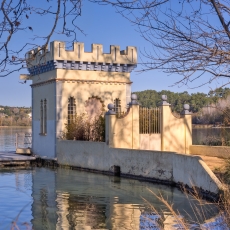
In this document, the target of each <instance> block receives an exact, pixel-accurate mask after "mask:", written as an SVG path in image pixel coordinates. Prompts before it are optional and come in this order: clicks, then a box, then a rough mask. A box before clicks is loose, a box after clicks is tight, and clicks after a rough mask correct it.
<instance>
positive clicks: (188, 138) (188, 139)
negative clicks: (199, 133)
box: [182, 104, 192, 154]
mask: <svg viewBox="0 0 230 230" xmlns="http://www.w3.org/2000/svg"><path fill="white" fill-rule="evenodd" d="M191 115H192V113H191V112H189V105H188V104H184V110H183V112H182V116H183V118H184V128H185V143H184V145H185V154H189V153H190V152H189V147H190V146H191V145H192V116H191Z"/></svg>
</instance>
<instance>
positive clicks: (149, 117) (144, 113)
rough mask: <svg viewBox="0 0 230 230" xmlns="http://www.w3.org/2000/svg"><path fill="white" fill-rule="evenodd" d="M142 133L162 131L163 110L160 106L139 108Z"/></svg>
mask: <svg viewBox="0 0 230 230" xmlns="http://www.w3.org/2000/svg"><path fill="white" fill-rule="evenodd" d="M139 126H140V134H150V133H160V132H161V110H160V108H152V109H148V108H140V109H139Z"/></svg>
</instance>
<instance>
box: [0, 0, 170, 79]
mask: <svg viewBox="0 0 230 230" xmlns="http://www.w3.org/2000/svg"><path fill="white" fill-rule="evenodd" d="M92 2H95V3H99V4H103V5H112V6H114V7H117V8H119V9H120V10H121V9H123V10H124V9H128V10H134V11H135V10H141V11H143V10H145V9H151V8H154V7H156V6H158V5H160V4H163V3H165V2H167V0H152V1H150V2H148V1H145V0H137V1H130V2H129V1H126V0H124V1H120V0H111V1H107V0H95V1H94V0H92ZM0 7H1V14H0V77H5V76H7V75H9V74H11V73H12V72H14V71H18V70H20V69H22V68H24V67H25V64H24V63H25V58H24V54H25V53H26V52H27V51H28V50H30V49H34V48H37V47H41V48H38V49H37V52H40V51H41V50H42V49H44V50H45V49H46V48H47V46H48V44H49V42H50V39H51V37H52V35H53V34H54V33H59V34H64V35H65V36H66V39H67V41H69V42H74V41H78V39H77V34H78V32H80V33H84V31H83V30H82V29H81V28H80V27H79V26H78V24H77V18H78V17H79V16H81V9H82V0H55V1H51V0H43V1H42V0H41V1H29V0H2V1H1V6H0ZM34 15H36V16H41V17H43V18H44V17H45V19H46V20H47V21H49V22H50V21H51V22H52V23H51V26H50V28H49V30H48V32H47V33H46V34H43V35H39V36H38V35H36V31H34V27H35V24H37V23H39V22H38V21H35V20H34V19H31V17H34ZM44 26H45V27H46V26H48V25H44ZM60 28H61V29H60ZM28 32H30V33H29V35H28ZM18 34H21V37H22V36H24V38H25V43H24V44H22V45H21V47H17V48H16V49H15V48H12V47H14V46H13V44H14V43H16V42H17V40H16V39H17V36H18ZM28 38H32V39H31V41H32V42H31V43H28V42H27V41H28ZM34 55H36V53H35V54H34Z"/></svg>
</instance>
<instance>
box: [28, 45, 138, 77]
mask: <svg viewBox="0 0 230 230" xmlns="http://www.w3.org/2000/svg"><path fill="white" fill-rule="evenodd" d="M26 61H27V68H28V70H29V72H30V75H32V76H33V75H37V74H41V73H44V72H47V71H51V70H53V69H72V70H85V71H87V70H88V71H89V70H91V71H92V70H93V71H106V72H107V71H108V72H131V71H132V70H133V69H134V68H135V67H136V64H137V49H136V47H134V46H128V47H127V48H126V50H122V51H121V50H120V46H115V45H111V46H110V53H103V46H102V45H101V44H92V50H91V52H85V51H84V43H80V42H75V43H74V44H73V50H66V47H65V43H64V42H60V41H53V42H51V43H50V50H48V49H47V48H43V49H42V48H40V47H38V48H37V49H35V50H31V51H29V52H27V53H26Z"/></svg>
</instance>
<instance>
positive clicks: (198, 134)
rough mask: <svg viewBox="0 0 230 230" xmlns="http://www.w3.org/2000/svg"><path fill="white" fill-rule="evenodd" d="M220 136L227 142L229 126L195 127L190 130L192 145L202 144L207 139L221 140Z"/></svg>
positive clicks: (229, 136)
mask: <svg viewBox="0 0 230 230" xmlns="http://www.w3.org/2000/svg"><path fill="white" fill-rule="evenodd" d="M222 138H224V139H225V141H227V142H229V141H230V128H196V129H193V130H192V143H193V145H202V144H204V143H205V142H207V140H208V139H212V140H213V141H215V140H216V141H218V140H219V142H221V139H222ZM229 144H230V143H229Z"/></svg>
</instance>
